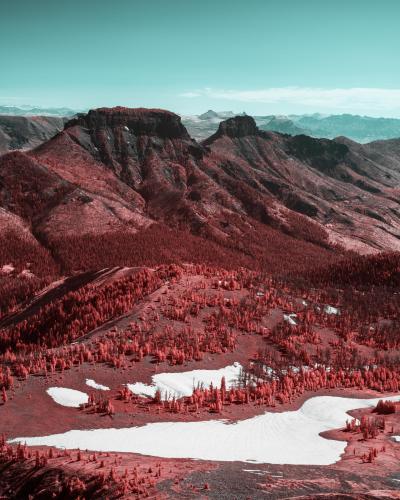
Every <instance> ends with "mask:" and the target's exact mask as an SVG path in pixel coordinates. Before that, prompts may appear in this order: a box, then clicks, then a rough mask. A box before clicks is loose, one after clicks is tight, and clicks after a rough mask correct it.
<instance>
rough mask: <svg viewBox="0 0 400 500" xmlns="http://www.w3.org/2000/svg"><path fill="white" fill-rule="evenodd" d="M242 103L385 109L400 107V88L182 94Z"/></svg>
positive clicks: (206, 89) (370, 109) (190, 96)
mask: <svg viewBox="0 0 400 500" xmlns="http://www.w3.org/2000/svg"><path fill="white" fill-rule="evenodd" d="M181 96H182V97H188V98H196V97H206V98H210V99H219V100H228V101H232V102H242V103H260V104H269V105H294V106H297V107H298V106H304V107H307V108H310V109H325V110H336V111H340V112H351V111H353V112H354V111H358V112H365V111H368V112H371V111H374V112H384V113H388V114H392V113H393V111H395V110H400V89H384V88H365V87H361V88H357V87H355V88H331V89H327V88H319V87H274V88H265V89H258V90H233V89H212V88H204V89H201V90H195V91H192V92H186V93H184V94H181Z"/></svg>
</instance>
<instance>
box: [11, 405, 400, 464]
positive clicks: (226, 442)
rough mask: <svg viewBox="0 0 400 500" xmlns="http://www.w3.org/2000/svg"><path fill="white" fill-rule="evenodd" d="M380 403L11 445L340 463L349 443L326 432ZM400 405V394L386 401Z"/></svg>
mask: <svg viewBox="0 0 400 500" xmlns="http://www.w3.org/2000/svg"><path fill="white" fill-rule="evenodd" d="M379 399H382V398H376V399H352V398H342V397H332V396H318V397H315V398H311V399H309V400H308V401H306V402H305V403H304V404H303V406H302V407H301V408H300V409H299V410H296V411H286V412H283V413H269V412H266V413H264V414H263V415H259V416H256V417H253V418H249V419H247V420H241V421H239V422H237V423H228V422H226V421H223V420H208V421H201V422H160V423H150V424H147V425H145V426H143V427H130V428H125V429H113V428H111V429H95V430H71V431H68V432H65V433H63V434H53V435H50V436H43V437H19V438H16V439H13V440H11V441H10V442H14V443H15V442H22V443H23V442H26V444H27V445H29V446H55V447H58V448H63V447H65V448H69V449H76V448H80V449H88V450H96V451H105V452H107V451H113V452H130V453H141V454H144V455H152V456H158V457H166V458H192V459H201V460H217V461H243V462H255V463H271V464H302V465H328V464H332V463H335V462H336V461H337V460H339V458H340V455H341V454H342V453H343V452H344V450H345V448H346V446H347V442H346V441H336V440H332V439H325V438H323V437H321V436H320V435H319V434H320V433H321V432H324V431H327V430H330V429H337V428H342V427H344V426H345V423H346V420H347V419H349V415H348V414H347V412H348V411H350V410H353V409H356V408H368V407H373V406H375V405H376V404H377V403H378V401H379ZM386 399H390V400H396V401H400V396H394V397H390V398H386Z"/></svg>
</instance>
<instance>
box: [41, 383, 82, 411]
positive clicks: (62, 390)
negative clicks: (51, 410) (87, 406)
mask: <svg viewBox="0 0 400 500" xmlns="http://www.w3.org/2000/svg"><path fill="white" fill-rule="evenodd" d="M46 392H47V394H48V395H49V396H50V397H51V398H52V399H53V401H55V402H56V403H58V404H59V405H62V406H68V407H69V408H79V405H81V404H84V403H87V402H88V401H89V396H88V395H87V394H86V392H81V391H76V390H75V389H67V388H66V387H49V388H48V389H47V391H46Z"/></svg>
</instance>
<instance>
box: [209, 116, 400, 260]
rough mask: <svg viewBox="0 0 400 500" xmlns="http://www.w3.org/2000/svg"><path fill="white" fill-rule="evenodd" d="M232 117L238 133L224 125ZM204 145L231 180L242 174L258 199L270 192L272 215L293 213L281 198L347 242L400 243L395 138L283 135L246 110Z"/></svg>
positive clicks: (391, 246) (377, 246) (371, 247)
mask: <svg viewBox="0 0 400 500" xmlns="http://www.w3.org/2000/svg"><path fill="white" fill-rule="evenodd" d="M228 122H229V124H228ZM235 124H237V125H238V128H237V133H236V135H235V134H232V133H230V132H229V129H230V128H231V127H234V125H235ZM203 144H204V146H206V147H208V148H209V150H210V155H209V158H210V159H212V160H213V162H214V165H218V166H219V167H220V168H222V169H223V170H224V171H225V174H226V175H227V176H228V177H229V182H233V180H236V179H238V178H242V179H246V184H247V185H251V184H252V185H253V186H254V187H255V189H256V190H257V192H258V193H259V196H262V197H263V199H266V198H268V197H271V196H273V197H274V200H275V201H274V207H275V213H276V215H277V216H280V217H282V218H283V219H286V220H290V219H291V218H292V214H290V213H289V214H288V213H285V211H284V210H282V205H283V206H285V207H286V208H288V209H291V210H294V211H296V212H299V213H300V214H304V215H307V216H310V217H312V218H313V219H314V221H315V222H317V223H319V224H321V225H323V226H324V228H325V229H326V230H327V231H328V232H329V233H330V238H331V241H335V242H339V243H341V244H342V245H344V246H346V247H347V248H353V249H356V250H359V251H363V252H371V251H376V250H399V249H400V240H399V236H400V219H399V212H398V210H399V204H398V202H397V196H396V194H397V193H398V188H397V186H398V181H399V171H398V169H397V164H398V163H397V162H398V156H397V152H396V148H395V147H394V146H393V144H385V143H384V144H385V146H382V144H379V145H378V147H377V148H376V150H375V147H374V144H375V143H372V144H370V145H366V146H362V145H359V144H357V143H353V142H352V141H349V140H344V139H338V140H336V141H330V140H327V139H314V138H311V137H308V136H304V135H299V136H295V137H290V136H283V135H279V134H274V133H268V132H263V131H260V130H258V129H257V128H256V127H255V122H254V120H253V119H252V118H250V117H240V118H239V117H236V118H234V119H233V121H231V120H227V122H225V123H223V124H221V125H220V128H219V130H218V131H217V133H216V134H214V135H213V136H212V137H210V138H209V139H207V140H206V141H204V142H203ZM394 144H397V143H396V141H395V142H394ZM213 168H214V169H215V167H213Z"/></svg>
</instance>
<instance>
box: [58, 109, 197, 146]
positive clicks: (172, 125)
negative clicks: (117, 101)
mask: <svg viewBox="0 0 400 500" xmlns="http://www.w3.org/2000/svg"><path fill="white" fill-rule="evenodd" d="M75 125H79V126H82V127H85V128H88V129H92V130H93V129H99V128H106V127H110V128H116V127H126V128H127V129H128V130H129V131H130V132H131V133H133V134H134V135H150V136H159V137H162V138H170V139H174V138H182V139H189V138H190V137H189V134H188V132H187V130H186V128H185V127H184V126H183V125H182V123H181V118H180V116H178V115H176V114H175V113H172V112H171V111H166V110H163V109H148V108H125V107H123V106H117V107H114V108H98V109H91V110H90V111H89V112H88V113H82V114H79V115H78V116H77V118H74V119H72V120H70V121H69V122H68V123H67V124H66V126H65V128H69V127H73V126H75Z"/></svg>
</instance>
